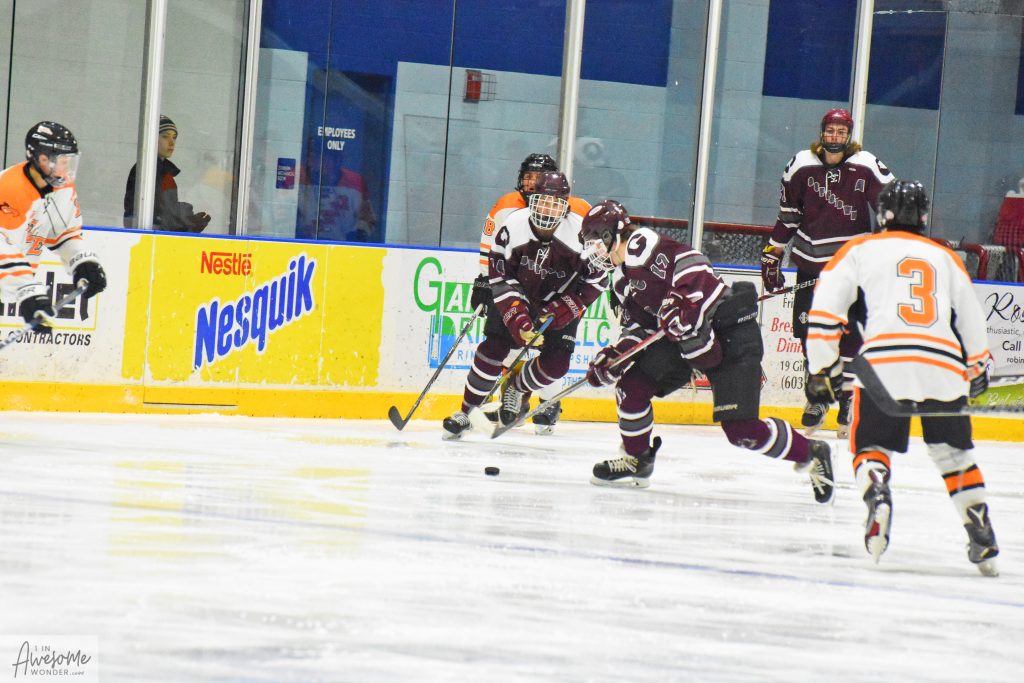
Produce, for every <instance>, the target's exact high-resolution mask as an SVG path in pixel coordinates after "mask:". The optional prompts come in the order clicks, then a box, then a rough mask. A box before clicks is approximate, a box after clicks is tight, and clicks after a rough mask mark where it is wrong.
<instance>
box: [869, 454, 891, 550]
mask: <svg viewBox="0 0 1024 683" xmlns="http://www.w3.org/2000/svg"><path fill="white" fill-rule="evenodd" d="M871 478H872V479H874V481H875V483H873V484H871V486H869V487H868V490H867V491H866V492H865V493H864V503H865V504H867V506H868V518H867V521H866V522H865V523H864V547H865V548H867V551H868V552H869V553H871V557H873V558H874V560H875V563H876V564H877V563H878V559H879V558H880V557H881V556H882V553H884V552H885V549H886V548H888V547H889V527H890V526H891V525H892V494H890V493H889V485H888V484H887V483H885V481H884V479H883V478H882V477H881V476H879V477H876V476H875V473H874V472H872V473H871Z"/></svg>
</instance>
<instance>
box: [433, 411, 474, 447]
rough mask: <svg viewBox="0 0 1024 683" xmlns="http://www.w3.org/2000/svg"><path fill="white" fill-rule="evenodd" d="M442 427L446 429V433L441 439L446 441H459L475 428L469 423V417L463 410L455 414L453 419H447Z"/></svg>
mask: <svg viewBox="0 0 1024 683" xmlns="http://www.w3.org/2000/svg"><path fill="white" fill-rule="evenodd" d="M441 426H442V427H444V433H443V434H441V438H442V439H444V440H445V441H457V440H458V439H461V438H462V435H463V434H465V433H466V432H468V431H469V430H470V429H472V428H473V425H472V424H471V423H470V421H469V416H467V415H466V414H465V413H464V412H462V411H461V410H460V411H459V412H457V413H454V414H453V415H452V416H451V417H446V418H445V419H444V421H443V422H442V423H441Z"/></svg>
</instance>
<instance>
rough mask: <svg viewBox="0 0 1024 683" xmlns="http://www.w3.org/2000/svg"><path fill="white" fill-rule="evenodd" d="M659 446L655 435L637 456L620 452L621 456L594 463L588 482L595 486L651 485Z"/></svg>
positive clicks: (644, 486)
mask: <svg viewBox="0 0 1024 683" xmlns="http://www.w3.org/2000/svg"><path fill="white" fill-rule="evenodd" d="M659 448H661V437H660V436H656V437H654V440H653V441H652V442H651V447H650V448H648V449H647V450H646V451H644V452H643V453H641V454H640V455H637V456H632V455H627V454H626V453H623V454H622V457H621V458H616V459H615V460H605V461H604V462H599V463H597V464H596V465H594V476H592V477H591V478H590V483H591V484H594V485H595V486H618V487H636V488H640V489H645V488H647V487H648V486H650V485H651V482H650V479H651V474H652V473H653V472H654V456H655V455H657V453H658V449H659Z"/></svg>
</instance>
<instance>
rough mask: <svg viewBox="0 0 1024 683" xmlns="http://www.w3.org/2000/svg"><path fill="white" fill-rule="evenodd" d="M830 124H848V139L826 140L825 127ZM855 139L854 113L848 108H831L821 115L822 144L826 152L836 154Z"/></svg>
mask: <svg viewBox="0 0 1024 683" xmlns="http://www.w3.org/2000/svg"><path fill="white" fill-rule="evenodd" d="M829 125H839V126H846V140H845V141H844V142H842V143H839V142H825V128H826V127H828V126H829ZM852 139H853V115H852V114H851V113H850V112H849V111H847V110H846V109H829V110H828V111H827V112H825V115H824V116H822V117H821V146H822V147H824V148H825V151H826V152H831V153H832V154H835V153H837V152H842V151H843V150H844V149H846V146H847V145H848V144H850V140H852Z"/></svg>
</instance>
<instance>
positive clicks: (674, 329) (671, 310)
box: [658, 291, 694, 341]
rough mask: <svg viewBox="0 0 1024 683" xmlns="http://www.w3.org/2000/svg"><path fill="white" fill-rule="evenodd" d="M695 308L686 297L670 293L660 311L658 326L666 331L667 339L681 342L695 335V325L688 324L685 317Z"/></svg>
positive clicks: (662, 303) (677, 293)
mask: <svg viewBox="0 0 1024 683" xmlns="http://www.w3.org/2000/svg"><path fill="white" fill-rule="evenodd" d="M693 307H694V304H693V302H692V301H690V300H689V299H687V298H686V295H684V294H681V293H679V292H675V291H673V292H669V294H668V296H667V297H665V300H664V301H662V302H661V308H660V309H658V325H659V326H660V327H661V329H663V330H664V331H665V336H666V337H668V338H669V339H671V340H672V341H679V340H680V339H682V338H683V337H686V336H688V335H691V334H693V325H691V324H690V323H688V322H686V319H685V317H684V316H685V315H686V313H687V312H688V311H689V310H691V309H692V308H693Z"/></svg>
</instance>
